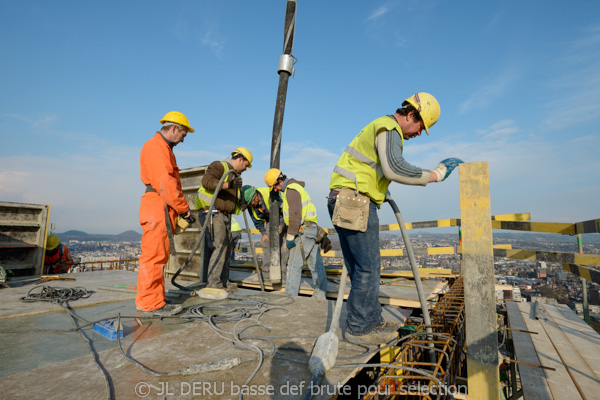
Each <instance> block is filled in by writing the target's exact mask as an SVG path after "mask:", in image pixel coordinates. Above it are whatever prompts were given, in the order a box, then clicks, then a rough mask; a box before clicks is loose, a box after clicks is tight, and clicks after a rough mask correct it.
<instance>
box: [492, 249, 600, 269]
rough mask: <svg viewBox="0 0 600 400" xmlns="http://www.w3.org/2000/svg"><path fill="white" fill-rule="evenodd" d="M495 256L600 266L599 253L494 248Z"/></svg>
mask: <svg viewBox="0 0 600 400" xmlns="http://www.w3.org/2000/svg"><path fill="white" fill-rule="evenodd" d="M494 257H503V258H513V259H517V260H531V261H546V262H558V263H565V264H579V265H592V266H595V267H600V255H598V254H578V253H558V252H549V251H535V250H520V249H512V250H505V249H499V248H494Z"/></svg>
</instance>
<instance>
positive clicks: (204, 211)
mask: <svg viewBox="0 0 600 400" xmlns="http://www.w3.org/2000/svg"><path fill="white" fill-rule="evenodd" d="M247 168H252V153H250V151H249V150H248V149H246V148H244V147H238V148H237V149H235V150H234V151H232V152H231V158H227V159H226V160H224V161H214V162H212V163H211V164H210V165H209V166H208V168H207V169H206V172H205V173H204V176H203V177H202V185H201V186H200V189H198V193H196V209H197V210H199V211H198V216H199V220H200V225H201V226H203V225H204V221H205V220H206V218H210V221H209V222H208V228H207V230H206V233H205V234H204V239H205V243H206V256H207V257H208V258H209V262H208V283H207V285H206V287H207V288H214V289H225V290H228V291H232V290H234V289H235V288H237V285H235V284H233V283H230V282H229V264H230V262H231V252H232V251H233V246H232V243H231V214H236V215H237V214H240V213H241V209H240V204H239V201H238V199H239V196H238V191H239V190H240V189H241V187H242V177H241V176H240V175H241V174H242V172H244V171H245V170H246V169H247ZM229 171H234V172H235V173H229V174H228V175H227V177H226V178H225V180H224V181H223V185H222V187H221V188H220V190H219V192H218V194H217V198H216V199H215V203H214V208H213V209H212V210H209V207H210V204H211V202H212V200H213V197H214V194H215V191H216V189H217V186H218V184H219V181H220V180H221V178H222V177H223V175H225V174H227V173H228V172H229Z"/></svg>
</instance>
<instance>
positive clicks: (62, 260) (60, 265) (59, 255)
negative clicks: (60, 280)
mask: <svg viewBox="0 0 600 400" xmlns="http://www.w3.org/2000/svg"><path fill="white" fill-rule="evenodd" d="M73 264H74V262H73V257H71V252H70V251H69V248H68V247H67V245H65V244H62V243H61V242H60V238H59V237H58V235H56V234H54V233H51V234H49V235H48V239H47V240H46V253H45V254H44V273H45V274H63V273H65V272H69V270H70V269H71V267H72V266H73Z"/></svg>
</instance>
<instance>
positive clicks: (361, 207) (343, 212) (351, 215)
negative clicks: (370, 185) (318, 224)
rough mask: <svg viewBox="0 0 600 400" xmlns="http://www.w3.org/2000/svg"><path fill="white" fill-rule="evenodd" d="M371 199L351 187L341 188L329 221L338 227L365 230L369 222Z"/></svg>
mask: <svg viewBox="0 0 600 400" xmlns="http://www.w3.org/2000/svg"><path fill="white" fill-rule="evenodd" d="M370 204H371V199H370V198H369V196H367V195H364V194H362V193H356V192H355V191H354V190H353V189H348V188H341V189H340V191H339V193H338V195H337V197H336V199H335V207H334V209H333V218H332V219H331V222H333V224H334V225H336V226H339V227H340V228H344V229H349V230H351V231H359V232H365V231H366V230H367V223H368V222H369V205H370Z"/></svg>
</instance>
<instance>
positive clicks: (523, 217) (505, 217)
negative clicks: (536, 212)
mask: <svg viewBox="0 0 600 400" xmlns="http://www.w3.org/2000/svg"><path fill="white" fill-rule="evenodd" d="M530 219H531V214H530V213H516V214H501V215H492V220H493V221H529V220H530Z"/></svg>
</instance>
